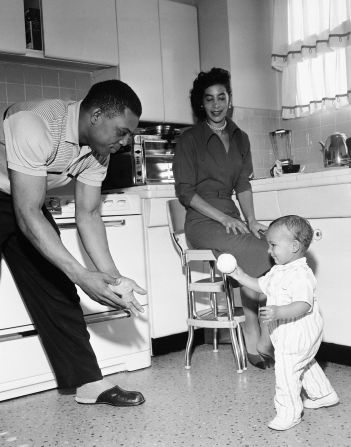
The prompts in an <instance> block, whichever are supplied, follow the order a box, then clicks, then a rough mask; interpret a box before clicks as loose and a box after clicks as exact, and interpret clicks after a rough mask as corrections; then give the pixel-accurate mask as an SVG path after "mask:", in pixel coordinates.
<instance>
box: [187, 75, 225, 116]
mask: <svg viewBox="0 0 351 447" xmlns="http://www.w3.org/2000/svg"><path fill="white" fill-rule="evenodd" d="M216 84H220V85H224V87H225V88H226V90H227V92H228V95H229V96H230V95H231V94H232V89H231V86H230V73H229V71H227V70H224V69H223V68H216V67H213V68H211V70H210V71H208V72H204V71H201V72H200V73H199V75H198V77H197V78H196V79H195V80H194V82H193V88H192V90H191V91H190V102H191V107H192V108H193V112H194V114H195V116H196V117H197V118H198V119H199V120H200V121H203V120H204V119H205V118H206V113H205V110H204V108H203V107H202V105H203V103H202V102H203V97H204V92H205V90H206V89H207V88H208V87H211V86H212V85H216Z"/></svg>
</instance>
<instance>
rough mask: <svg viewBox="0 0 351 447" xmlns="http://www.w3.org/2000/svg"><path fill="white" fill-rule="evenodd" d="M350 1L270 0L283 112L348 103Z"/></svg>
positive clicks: (350, 93)
mask: <svg viewBox="0 0 351 447" xmlns="http://www.w3.org/2000/svg"><path fill="white" fill-rule="evenodd" d="M350 35H351V0H274V18H273V48H272V66H273V67H274V68H275V69H277V70H279V71H281V72H282V117H283V118H285V119H289V118H297V117H300V116H304V115H309V114H312V113H314V112H315V111H317V110H321V109H326V108H330V107H335V108H339V107H343V106H345V105H347V104H351V37H350Z"/></svg>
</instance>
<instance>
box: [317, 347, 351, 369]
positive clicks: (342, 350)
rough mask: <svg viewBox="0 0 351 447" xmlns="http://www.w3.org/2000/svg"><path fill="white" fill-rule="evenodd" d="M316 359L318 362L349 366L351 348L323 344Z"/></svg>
mask: <svg viewBox="0 0 351 447" xmlns="http://www.w3.org/2000/svg"><path fill="white" fill-rule="evenodd" d="M316 359H317V360H318V361H319V362H332V363H339V364H341V365H347V366H351V346H343V345H337V344H334V343H325V342H323V343H322V344H321V346H320V348H319V351H318V353H317V356H316Z"/></svg>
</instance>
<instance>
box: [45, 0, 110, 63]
mask: <svg viewBox="0 0 351 447" xmlns="http://www.w3.org/2000/svg"><path fill="white" fill-rule="evenodd" d="M41 5H42V21H43V32H44V55H45V57H49V58H55V59H65V60H72V61H81V62H90V63H94V64H101V65H112V66H113V65H118V44H117V24H116V6H115V0H99V1H98V2H97V1H95V0H73V1H72V0H60V1H55V0H41Z"/></svg>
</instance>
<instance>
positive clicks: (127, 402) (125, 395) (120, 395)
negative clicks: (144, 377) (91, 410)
mask: <svg viewBox="0 0 351 447" xmlns="http://www.w3.org/2000/svg"><path fill="white" fill-rule="evenodd" d="M75 399H76V402H78V403H79V404H106V405H113V406H114V407H133V406H135V405H141V404H143V403H144V402H145V398H144V396H143V395H142V394H141V393H139V392H138V391H126V390H124V389H122V388H120V387H119V386H118V385H115V386H114V387H113V388H110V389H108V390H106V391H103V392H102V393H101V394H100V395H99V396H98V398H97V399H86V398H82V397H76V398H75Z"/></svg>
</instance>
